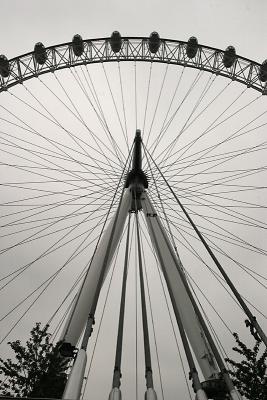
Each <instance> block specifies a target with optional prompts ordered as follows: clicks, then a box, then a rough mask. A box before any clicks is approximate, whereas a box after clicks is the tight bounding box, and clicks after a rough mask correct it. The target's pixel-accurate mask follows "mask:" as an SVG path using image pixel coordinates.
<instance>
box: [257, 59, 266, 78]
mask: <svg viewBox="0 0 267 400" xmlns="http://www.w3.org/2000/svg"><path fill="white" fill-rule="evenodd" d="M259 78H260V80H261V81H262V82H266V81H267V60H265V61H263V63H262V64H261V66H260V73H259Z"/></svg>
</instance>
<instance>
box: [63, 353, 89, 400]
mask: <svg viewBox="0 0 267 400" xmlns="http://www.w3.org/2000/svg"><path fill="white" fill-rule="evenodd" d="M86 361H87V355H86V351H85V350H83V349H80V350H79V351H78V354H77V357H76V360H75V362H74V365H73V367H72V369H71V373H70V376H69V379H68V382H67V384H66V388H65V391H64V394H63V397H62V399H66V400H79V399H80V395H81V391H82V386H83V379H84V373H85V367H86Z"/></svg>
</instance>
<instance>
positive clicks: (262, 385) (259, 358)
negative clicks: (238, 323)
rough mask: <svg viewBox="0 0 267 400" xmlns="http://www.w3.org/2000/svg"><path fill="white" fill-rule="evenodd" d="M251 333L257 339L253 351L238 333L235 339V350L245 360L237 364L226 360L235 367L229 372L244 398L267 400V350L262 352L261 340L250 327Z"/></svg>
mask: <svg viewBox="0 0 267 400" xmlns="http://www.w3.org/2000/svg"><path fill="white" fill-rule="evenodd" d="M245 323H246V326H247V327H250V323H249V321H245ZM250 333H251V335H252V336H253V337H254V339H255V341H256V342H255V345H254V346H253V348H252V349H250V348H249V347H247V346H246V344H244V343H243V342H242V341H241V340H240V338H239V336H238V334H237V333H234V334H233V335H234V338H235V341H236V343H237V346H236V347H233V350H234V351H235V352H237V353H238V354H240V356H241V357H242V358H243V360H242V361H241V362H237V361H234V360H231V359H229V358H226V361H227V362H228V363H229V364H230V365H231V366H232V367H233V371H229V373H230V375H231V377H232V379H233V383H234V385H235V386H236V388H237V389H238V390H239V392H240V394H241V395H242V396H245V397H246V398H247V399H249V400H267V376H266V372H267V363H266V362H267V349H266V348H265V350H264V351H263V350H261V339H260V338H259V336H258V335H257V334H256V333H255V332H254V330H253V329H252V327H250Z"/></svg>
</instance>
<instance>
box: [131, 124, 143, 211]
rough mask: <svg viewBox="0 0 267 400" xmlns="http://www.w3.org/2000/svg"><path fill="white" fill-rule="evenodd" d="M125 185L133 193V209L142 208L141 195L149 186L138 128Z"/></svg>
mask: <svg viewBox="0 0 267 400" xmlns="http://www.w3.org/2000/svg"><path fill="white" fill-rule="evenodd" d="M125 187H126V188H129V189H130V191H131V193H132V204H131V211H138V210H141V208H142V206H141V201H140V196H141V194H142V192H143V191H144V189H147V188H148V181H147V177H146V174H145V173H144V171H143V170H142V138H141V131H140V130H139V129H137V130H136V134H135V139H134V148H133V159H132V169H131V171H129V172H128V175H127V178H126V182H125Z"/></svg>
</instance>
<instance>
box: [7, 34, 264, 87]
mask: <svg viewBox="0 0 267 400" xmlns="http://www.w3.org/2000/svg"><path fill="white" fill-rule="evenodd" d="M78 36H79V35H78ZM159 40H160V44H159V48H158V50H157V51H156V52H153V51H151V50H150V49H149V45H148V42H149V38H148V37H144V36H140V37H138V36H123V37H121V48H120V50H119V51H116V52H114V51H113V50H112V48H111V37H104V38H95V39H94V38H93V39H85V40H82V43H83V46H85V47H84V51H83V53H82V55H81V56H76V55H75V54H74V50H73V42H66V43H61V44H56V45H52V46H48V47H45V46H44V45H43V44H42V43H38V44H40V45H42V46H43V49H44V51H45V52H46V60H45V62H43V63H41V64H40V63H38V62H37V61H36V58H35V51H31V52H28V53H25V54H22V55H20V56H16V57H14V58H12V59H10V60H7V58H6V57H5V56H1V57H4V58H5V59H6V60H7V62H8V76H6V77H4V76H1V74H0V93H1V92H4V91H7V90H8V89H9V88H11V87H13V86H15V85H17V84H23V82H25V81H27V80H29V79H32V78H34V77H38V76H39V75H43V74H46V73H53V72H55V71H57V70H61V69H65V68H71V67H75V66H81V65H89V64H99V63H107V62H123V61H124V62H125V61H134V62H151V63H152V62H153V63H160V64H171V65H177V66H183V67H188V68H193V69H198V70H203V71H205V72H209V73H211V74H215V75H220V76H222V77H225V78H228V79H230V80H232V81H237V82H239V83H241V84H244V85H245V86H247V87H248V88H252V89H254V90H256V91H258V92H260V93H262V94H263V95H266V94H267V83H266V81H265V80H264V81H263V80H262V79H260V73H261V67H262V65H264V64H265V62H263V64H261V63H258V62H256V61H253V60H251V59H248V58H245V57H242V56H239V55H237V54H236V55H235V60H234V62H233V64H232V66H231V67H226V66H225V65H224V64H223V56H224V54H225V50H221V49H218V48H215V47H210V46H206V45H202V44H197V51H196V55H195V56H194V57H188V56H187V54H186V46H187V44H188V42H187V41H181V40H175V39H165V38H159ZM230 47H231V46H230ZM226 50H227V49H226ZM94 52H95V53H94ZM264 67H265V65H264Z"/></svg>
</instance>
